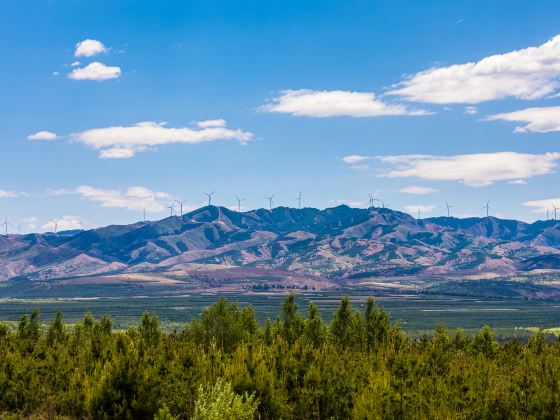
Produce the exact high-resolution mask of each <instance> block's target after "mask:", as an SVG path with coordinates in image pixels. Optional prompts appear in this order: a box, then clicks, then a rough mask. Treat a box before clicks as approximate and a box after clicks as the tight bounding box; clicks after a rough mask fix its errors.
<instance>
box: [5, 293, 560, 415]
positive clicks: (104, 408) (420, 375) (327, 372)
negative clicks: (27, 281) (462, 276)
mask: <svg viewBox="0 0 560 420" xmlns="http://www.w3.org/2000/svg"><path fill="white" fill-rule="evenodd" d="M559 412H560V344H559V343H556V342H554V343H552V342H548V341H547V340H546V339H545V336H544V334H542V333H537V334H535V335H534V336H533V337H532V338H531V339H530V340H529V342H528V344H522V343H520V342H517V341H515V340H514V341H509V342H507V343H498V342H497V341H496V340H495V338H494V336H493V333H492V331H491V330H490V329H489V328H484V329H482V330H481V331H479V332H478V333H477V334H476V335H475V336H474V337H468V336H466V335H465V334H464V333H463V332H462V331H460V330H458V331H455V332H453V333H448V332H447V331H446V330H445V328H444V327H443V326H441V325H439V326H437V328H436V330H435V332H434V335H433V337H432V338H427V337H424V338H421V339H411V338H408V337H407V336H406V335H405V334H404V333H403V332H402V331H401V330H400V327H399V325H391V324H390V322H389V318H388V316H387V314H386V312H385V311H383V309H382V308H380V307H379V306H378V305H377V304H376V303H375V301H374V300H373V299H370V300H368V302H367V307H366V310H365V313H364V314H362V313H360V312H358V311H356V310H354V309H353V308H352V307H351V304H350V301H349V299H348V298H343V299H342V301H341V302H340V306H339V307H338V309H337V310H336V312H335V313H334V314H333V318H332V321H331V322H330V323H329V324H325V323H324V322H323V321H322V319H321V316H320V314H319V311H318V308H317V306H316V305H315V304H313V303H311V304H310V306H309V310H308V315H307V316H305V317H304V316H303V315H301V313H300V312H299V311H298V308H297V304H296V301H295V297H294V295H289V296H288V297H287V298H286V300H285V301H284V302H283V304H282V307H281V310H280V315H279V317H278V319H276V320H275V321H272V322H271V321H268V322H267V323H266V325H264V326H263V327H259V326H258V325H257V321H256V318H255V316H254V313H253V310H252V308H251V307H245V308H241V307H239V306H238V305H237V304H235V303H229V302H228V301H227V300H226V299H224V298H222V299H220V300H218V302H217V303H215V304H214V305H213V306H211V307H209V308H207V309H205V310H204V311H203V313H202V316H201V317H200V319H197V320H195V321H193V322H191V323H189V324H187V325H186V326H185V327H184V329H181V330H180V331H175V332H172V333H163V332H162V331H161V329H160V324H159V320H158V318H157V317H156V316H155V315H154V314H150V313H146V314H144V316H143V317H142V319H141V320H140V322H139V324H138V325H137V326H135V327H133V328H130V329H128V330H127V331H114V330H113V328H112V322H111V319H110V318H109V317H103V318H101V319H99V320H94V319H93V318H92V317H91V316H89V315H86V317H85V318H84V319H83V321H82V322H80V323H79V324H76V325H74V326H72V327H69V326H66V325H64V323H63V319H62V314H60V313H59V314H58V315H57V316H56V318H55V319H54V320H53V321H52V322H51V323H50V325H49V326H48V327H46V328H43V327H42V325H41V322H40V319H39V313H38V311H35V312H33V313H32V314H31V315H30V316H29V317H27V316H25V317H23V318H22V319H21V321H20V323H19V326H18V328H17V331H10V329H9V328H8V327H7V326H6V325H2V324H0V413H1V414H0V417H5V418H18V417H20V416H27V415H38V416H40V417H50V418H53V417H57V416H62V417H69V418H122V419H153V418H158V419H172V418H195V419H217V418H220V419H233V418H253V417H254V418H349V417H354V418H359V419H364V418H401V419H402V418H434V419H439V418H477V419H478V418H557V416H558V413H559Z"/></svg>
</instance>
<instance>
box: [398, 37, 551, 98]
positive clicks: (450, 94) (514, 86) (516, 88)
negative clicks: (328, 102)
mask: <svg viewBox="0 0 560 420" xmlns="http://www.w3.org/2000/svg"><path fill="white" fill-rule="evenodd" d="M559 77H560V35H558V36H555V37H554V38H552V39H551V40H550V41H548V42H545V43H544V44H542V45H539V46H538V47H529V48H525V49H521V50H516V51H512V52H508V53H505V54H497V55H492V56H488V57H485V58H483V59H481V60H480V61H477V62H470V63H465V64H454V65H451V66H447V67H436V68H431V69H428V70H425V71H421V72H419V73H416V74H414V75H412V76H410V77H409V78H407V79H405V80H403V81H402V82H400V83H399V84H397V85H395V86H393V90H391V91H390V92H389V94H391V95H398V96H400V97H402V98H404V99H406V100H409V101H414V102H423V103H433V104H452V103H466V104H477V103H480V102H484V101H491V100H496V99H504V98H508V97H511V98H519V99H526V100H534V99H540V98H544V97H545V96H548V95H551V94H553V93H554V92H555V91H556V90H557V89H558V87H559V80H558V78H559Z"/></svg>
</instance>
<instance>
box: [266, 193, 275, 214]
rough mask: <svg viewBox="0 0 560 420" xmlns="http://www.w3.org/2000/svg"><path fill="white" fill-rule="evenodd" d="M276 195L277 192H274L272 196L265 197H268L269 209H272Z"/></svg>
mask: <svg viewBox="0 0 560 420" xmlns="http://www.w3.org/2000/svg"><path fill="white" fill-rule="evenodd" d="M274 195H275V194H272V195H271V196H270V197H267V196H265V197H264V198H266V199H267V200H268V208H269V210H272V203H274V200H273V198H274Z"/></svg>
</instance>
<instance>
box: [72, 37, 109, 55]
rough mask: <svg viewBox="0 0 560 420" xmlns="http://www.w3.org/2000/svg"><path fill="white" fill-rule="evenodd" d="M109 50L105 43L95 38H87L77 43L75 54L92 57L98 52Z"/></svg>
mask: <svg viewBox="0 0 560 420" xmlns="http://www.w3.org/2000/svg"><path fill="white" fill-rule="evenodd" d="M104 52H107V48H106V47H105V45H103V43H101V42H99V41H97V40H95V39H85V40H83V41H81V42H78V43H77V44H76V51H75V52H74V56H76V57H92V56H94V55H97V54H101V53H104Z"/></svg>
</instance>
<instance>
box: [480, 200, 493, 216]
mask: <svg viewBox="0 0 560 420" xmlns="http://www.w3.org/2000/svg"><path fill="white" fill-rule="evenodd" d="M482 208H483V209H486V217H488V216H489V215H490V209H492V207H490V200H488V201H487V202H486V205H485V206H482Z"/></svg>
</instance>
